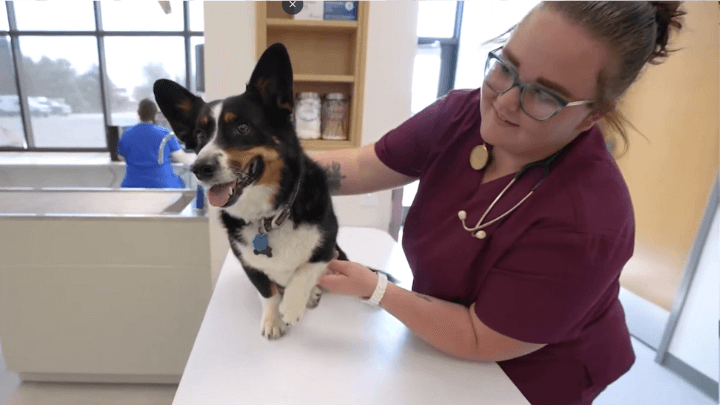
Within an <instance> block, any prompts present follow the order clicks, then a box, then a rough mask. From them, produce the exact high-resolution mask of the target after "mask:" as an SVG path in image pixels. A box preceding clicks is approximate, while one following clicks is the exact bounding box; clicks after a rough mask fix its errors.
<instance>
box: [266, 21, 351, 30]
mask: <svg viewBox="0 0 720 405" xmlns="http://www.w3.org/2000/svg"><path fill="white" fill-rule="evenodd" d="M266 21H267V26H268V27H286V28H303V29H317V30H349V31H352V30H355V29H357V27H358V22H357V21H335V20H293V19H289V18H268V19H267V20H266Z"/></svg>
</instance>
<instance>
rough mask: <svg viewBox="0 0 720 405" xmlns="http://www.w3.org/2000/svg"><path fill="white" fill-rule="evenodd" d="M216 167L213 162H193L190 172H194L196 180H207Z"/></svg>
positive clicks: (212, 174) (213, 173)
mask: <svg viewBox="0 0 720 405" xmlns="http://www.w3.org/2000/svg"><path fill="white" fill-rule="evenodd" d="M216 169H217V164H215V163H208V162H195V164H194V165H192V172H193V173H195V177H197V178H198V180H209V179H210V178H212V176H214V175H215V170H216Z"/></svg>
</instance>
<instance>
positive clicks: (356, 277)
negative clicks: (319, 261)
mask: <svg viewBox="0 0 720 405" xmlns="http://www.w3.org/2000/svg"><path fill="white" fill-rule="evenodd" d="M377 280H378V275H377V274H375V272H373V271H372V270H370V269H368V268H367V267H365V266H363V265H361V264H358V263H353V262H347V261H344V260H333V261H331V262H330V264H328V267H327V270H326V271H325V273H323V274H322V275H321V276H320V279H319V280H318V286H320V287H321V288H323V289H324V290H326V291H328V292H331V293H334V294H343V295H351V296H354V297H359V298H370V296H371V295H372V293H373V291H375V285H376V284H377Z"/></svg>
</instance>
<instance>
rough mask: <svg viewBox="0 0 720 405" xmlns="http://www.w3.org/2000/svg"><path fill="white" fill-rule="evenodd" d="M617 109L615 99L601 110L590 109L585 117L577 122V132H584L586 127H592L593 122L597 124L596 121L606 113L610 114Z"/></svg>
mask: <svg viewBox="0 0 720 405" xmlns="http://www.w3.org/2000/svg"><path fill="white" fill-rule="evenodd" d="M616 110H617V100H615V101H613V102H612V103H611V104H610V105H609V106H607V107H606V108H604V109H602V110H597V111H591V112H590V113H589V114H588V115H587V117H585V118H584V119H583V120H582V121H580V124H578V126H577V129H578V130H579V132H585V131H587V130H588V129H590V128H592V127H593V126H594V125H595V124H597V122H598V121H600V120H601V119H603V117H605V116H606V115H609V114H612V113H613V112H615V111H616Z"/></svg>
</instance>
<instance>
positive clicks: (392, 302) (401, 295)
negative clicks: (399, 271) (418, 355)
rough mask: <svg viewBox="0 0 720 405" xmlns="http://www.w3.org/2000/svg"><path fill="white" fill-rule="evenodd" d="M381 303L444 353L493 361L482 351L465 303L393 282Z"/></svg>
mask: <svg viewBox="0 0 720 405" xmlns="http://www.w3.org/2000/svg"><path fill="white" fill-rule="evenodd" d="M380 306H382V307H383V308H384V309H385V310H386V311H388V312H389V313H390V314H392V315H393V316H394V317H396V318H397V319H398V320H400V321H401V322H402V323H403V324H405V326H407V327H408V329H410V330H411V331H412V332H413V333H414V334H415V335H417V336H418V337H419V338H421V339H422V340H424V341H425V342H426V343H428V344H429V345H431V346H433V347H434V348H436V349H438V350H440V351H441V352H443V353H446V354H448V355H451V356H454V357H457V358H461V359H465V360H473V361H492V359H490V358H488V355H487V354H484V353H483V351H482V347H481V346H480V342H479V341H478V336H477V333H476V331H475V329H474V326H473V322H472V319H471V318H470V310H469V309H468V308H467V307H465V306H462V305H459V304H455V303H452V302H448V301H443V300H439V299H437V298H433V297H428V296H426V295H422V294H418V293H415V292H412V291H408V290H406V289H404V288H401V287H398V286H396V285H395V284H392V283H389V284H388V287H387V290H386V292H385V295H384V296H383V299H382V300H381V301H380Z"/></svg>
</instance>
